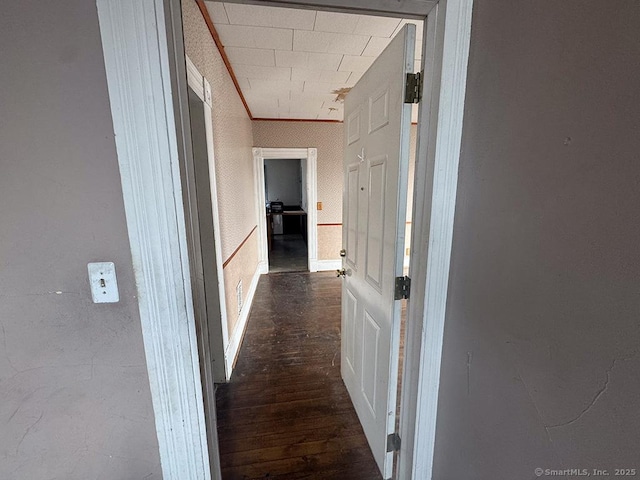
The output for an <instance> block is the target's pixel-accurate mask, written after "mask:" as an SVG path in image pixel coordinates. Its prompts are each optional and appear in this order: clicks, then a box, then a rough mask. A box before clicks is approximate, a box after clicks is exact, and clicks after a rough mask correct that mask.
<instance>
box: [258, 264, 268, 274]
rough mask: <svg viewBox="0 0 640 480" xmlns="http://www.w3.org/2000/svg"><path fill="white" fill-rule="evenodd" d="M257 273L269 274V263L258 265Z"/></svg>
mask: <svg viewBox="0 0 640 480" xmlns="http://www.w3.org/2000/svg"><path fill="white" fill-rule="evenodd" d="M258 273H259V274H264V273H269V262H260V263H258Z"/></svg>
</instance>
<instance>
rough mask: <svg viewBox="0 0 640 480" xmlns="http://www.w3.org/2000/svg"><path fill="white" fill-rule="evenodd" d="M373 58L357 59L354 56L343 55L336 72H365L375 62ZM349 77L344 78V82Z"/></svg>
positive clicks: (357, 57)
mask: <svg viewBox="0 0 640 480" xmlns="http://www.w3.org/2000/svg"><path fill="white" fill-rule="evenodd" d="M375 60H376V59H375V57H359V56H356V55H345V56H343V57H342V63H341V64H340V67H339V68H338V70H339V71H340V72H345V73H346V72H365V71H366V70H367V69H368V68H369V67H370V66H371V64H372V63H373V62H374V61H375ZM348 78H349V77H348V76H347V78H345V80H344V81H346V80H347V79H348Z"/></svg>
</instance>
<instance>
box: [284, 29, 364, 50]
mask: <svg viewBox="0 0 640 480" xmlns="http://www.w3.org/2000/svg"><path fill="white" fill-rule="evenodd" d="M368 41H369V37H365V36H363V35H347V34H343V33H325V32H308V31H306V30H295V31H294V33H293V49H294V50H295V51H298V52H320V53H343V54H348V55H360V54H361V53H362V51H363V50H364V47H366V46H367V42H368ZM281 50H286V49H281Z"/></svg>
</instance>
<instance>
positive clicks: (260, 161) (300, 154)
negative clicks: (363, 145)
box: [253, 147, 318, 273]
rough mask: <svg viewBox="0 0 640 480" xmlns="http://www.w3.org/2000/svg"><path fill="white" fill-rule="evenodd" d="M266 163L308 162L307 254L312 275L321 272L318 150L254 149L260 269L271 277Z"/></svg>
mask: <svg viewBox="0 0 640 480" xmlns="http://www.w3.org/2000/svg"><path fill="white" fill-rule="evenodd" d="M267 159H291V160H298V159H299V160H301V161H303V162H307V178H305V182H306V184H305V187H304V188H306V189H307V251H308V258H309V260H308V267H309V271H310V272H317V271H318V210H317V209H316V202H317V199H318V181H317V170H318V149H317V148H262V147H255V148H254V149H253V174H254V179H255V185H256V197H255V199H256V218H257V219H258V229H257V232H258V262H259V264H258V268H259V271H260V273H269V248H268V245H267V218H266V216H265V205H266V195H265V188H264V161H265V160H267Z"/></svg>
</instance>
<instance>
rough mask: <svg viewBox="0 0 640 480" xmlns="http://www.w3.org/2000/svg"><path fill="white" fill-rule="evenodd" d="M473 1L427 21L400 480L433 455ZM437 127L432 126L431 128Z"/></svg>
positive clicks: (439, 10) (443, 0) (427, 475)
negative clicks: (419, 186)
mask: <svg viewBox="0 0 640 480" xmlns="http://www.w3.org/2000/svg"><path fill="white" fill-rule="evenodd" d="M472 9H473V0H440V2H439V3H438V6H437V7H436V9H434V11H432V12H430V13H429V15H428V16H427V21H426V22H425V23H424V28H425V34H424V35H423V37H424V42H425V43H424V46H425V48H424V49H423V52H424V55H423V58H424V60H425V70H424V71H425V72H426V75H425V83H424V85H423V101H422V102H421V105H420V113H419V131H418V145H417V149H418V155H417V161H416V169H415V174H414V185H415V186H418V185H422V188H414V201H413V218H412V227H413V228H412V234H411V237H412V238H411V260H410V266H409V272H410V273H409V275H410V276H411V299H410V300H409V302H408V306H407V308H408V309H407V333H406V345H405V365H404V378H403V382H402V409H401V417H400V422H401V430H400V435H401V436H403V438H402V444H401V450H400V455H399V459H400V460H399V461H400V463H399V478H401V479H428V480H430V479H431V478H432V476H433V458H434V450H435V440H436V420H437V413H438V409H437V407H438V390H439V386H440V363H441V359H442V347H443V340H444V323H445V316H446V304H447V293H448V285H449V270H450V263H451V247H452V241H453V222H454V215H455V206H456V196H457V185H458V163H459V160H460V144H461V140H462V120H463V116H464V100H465V92H466V83H467V65H468V61H469V43H470V38H471V13H472ZM433 127H435V128H433Z"/></svg>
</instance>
